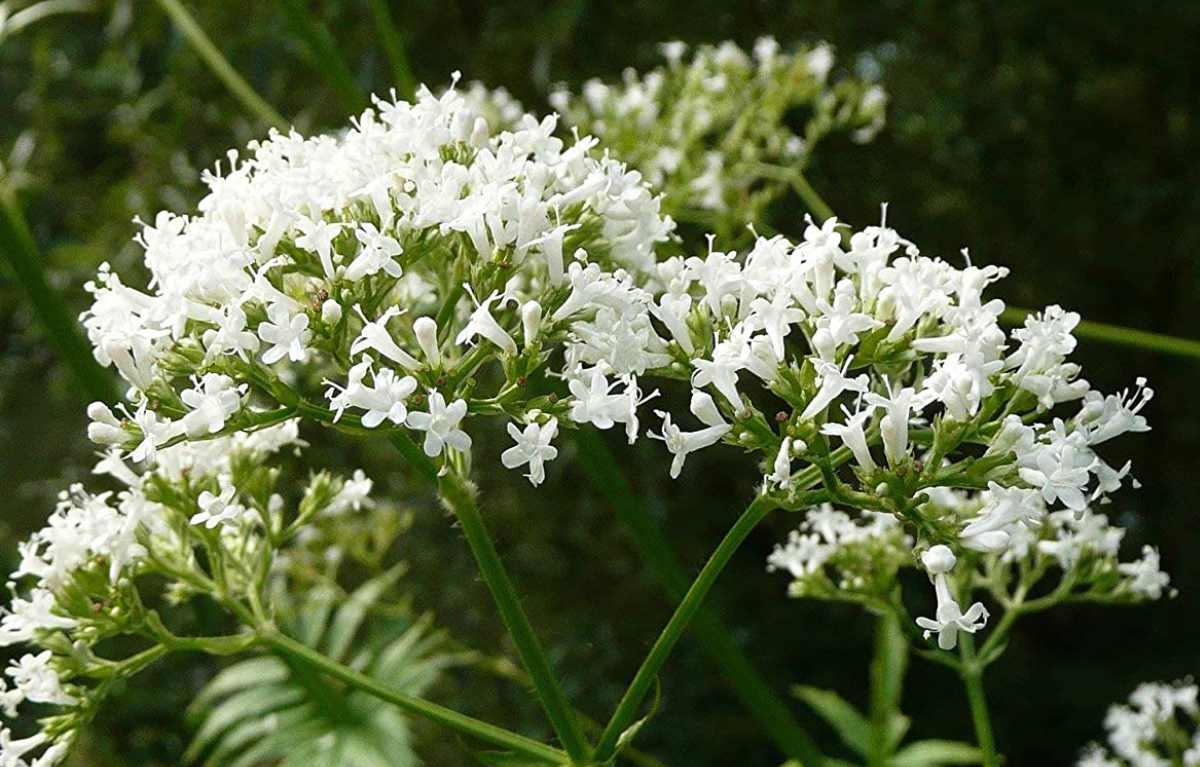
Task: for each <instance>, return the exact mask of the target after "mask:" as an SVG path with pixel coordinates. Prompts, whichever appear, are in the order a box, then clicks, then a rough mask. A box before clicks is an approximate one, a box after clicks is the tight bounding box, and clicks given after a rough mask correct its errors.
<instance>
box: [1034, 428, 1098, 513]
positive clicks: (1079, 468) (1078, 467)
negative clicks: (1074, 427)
mask: <svg viewBox="0 0 1200 767" xmlns="http://www.w3.org/2000/svg"><path fill="white" fill-rule="evenodd" d="M1032 462H1033V465H1032V466H1022V467H1021V468H1020V469H1019V473H1020V475H1021V479H1023V480H1025V481H1026V482H1028V483H1029V484H1031V485H1033V486H1034V487H1039V488H1040V489H1041V493H1042V498H1043V499H1044V500H1045V501H1046V503H1054V502H1055V501H1056V500H1061V501H1062V502H1063V504H1064V505H1065V506H1066V507H1067V508H1069V509H1073V510H1075V511H1082V510H1083V509H1085V508H1087V497H1086V496H1085V495H1084V494H1083V488H1084V487H1085V486H1086V485H1087V483H1088V477H1089V475H1088V467H1089V466H1091V465H1092V463H1093V456H1092V455H1091V454H1089V453H1087V452H1081V451H1079V450H1078V449H1077V448H1076V447H1075V446H1074V445H1073V444H1071V443H1070V442H1069V441H1067V440H1065V439H1062V440H1058V441H1057V442H1056V443H1053V444H1050V445H1044V446H1042V447H1040V449H1038V450H1037V452H1036V453H1035V455H1034V457H1033V461H1032Z"/></svg>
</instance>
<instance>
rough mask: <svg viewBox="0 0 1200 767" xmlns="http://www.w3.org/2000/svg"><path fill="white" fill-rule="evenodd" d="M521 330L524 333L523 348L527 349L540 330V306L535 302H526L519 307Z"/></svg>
mask: <svg viewBox="0 0 1200 767" xmlns="http://www.w3.org/2000/svg"><path fill="white" fill-rule="evenodd" d="M521 329H522V331H523V332H524V333H525V348H526V349H528V348H529V345H530V344H532V343H533V342H534V341H536V340H537V337H538V332H539V331H541V329H542V305H541V304H539V303H538V302H537V301H526V302H525V305H524V306H522V307H521Z"/></svg>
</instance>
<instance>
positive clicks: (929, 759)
mask: <svg viewBox="0 0 1200 767" xmlns="http://www.w3.org/2000/svg"><path fill="white" fill-rule="evenodd" d="M982 761H983V754H982V753H980V751H979V749H978V748H976V747H975V746H972V745H970V744H968V743H959V742H957V741H953V740H918V741H916V742H913V743H910V744H908V745H907V746H905V747H904V748H903V749H901V750H900V751H899V752H897V753H896V755H895V756H894V757H892V765H893V767H940V765H947V764H980V763H982Z"/></svg>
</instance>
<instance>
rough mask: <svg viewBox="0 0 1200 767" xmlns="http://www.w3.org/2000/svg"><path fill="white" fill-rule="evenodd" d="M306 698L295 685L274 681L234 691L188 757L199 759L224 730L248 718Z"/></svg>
mask: <svg viewBox="0 0 1200 767" xmlns="http://www.w3.org/2000/svg"><path fill="white" fill-rule="evenodd" d="M303 701H304V691H303V690H299V689H297V688H295V687H289V686H286V685H284V686H280V685H271V686H267V687H254V688H251V689H248V690H242V691H240V692H237V693H234V694H233V695H231V696H230V697H229V698H226V699H225V700H223V701H221V702H220V703H218V704H217V705H216V706H214V707H213V709H212V711H211V712H210V713H209V715H208V717H207V718H206V719H205V720H204V724H202V725H201V726H200V730H199V731H198V732H197V733H196V736H195V738H193V739H192V743H191V745H190V746H189V747H188V750H187V753H186V754H185V755H184V759H185V761H189V762H191V761H195V759H196V758H197V757H198V756H199V755H200V754H202V753H203V752H204V750H205V749H206V748H208V746H209V745H210V744H211V743H213V741H214V740H215V739H216V738H218V737H220V736H221V734H222V733H224V732H225V731H226V730H229V729H230V728H232V727H234V726H235V725H237V724H238V723H240V722H244V721H246V720H248V719H260V718H263V717H266V716H268V715H270V714H273V713H275V712H276V711H280V710H281V709H285V708H288V707H290V706H295V705H298V704H300V703H302V702H303Z"/></svg>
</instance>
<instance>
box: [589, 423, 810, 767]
mask: <svg viewBox="0 0 1200 767" xmlns="http://www.w3.org/2000/svg"><path fill="white" fill-rule="evenodd" d="M575 444H576V445H577V446H578V448H579V452H580V458H581V460H580V461H579V465H580V467H581V468H582V469H583V471H584V474H585V476H586V477H587V479H588V481H589V482H590V483H591V484H592V486H593V487H594V488H595V489H596V490H597V491H598V492H599V493H600V494H601V495H602V496H603V497H604V498H605V499H606V500H607V501H608V502H609V504H610V505H611V506H612V508H613V510H614V512H615V513H616V515H617V518H618V519H619V520H621V523H622V524H624V525H625V527H626V528H627V529H628V531H629V533H630V536H631V537H632V538H633V542H634V545H635V546H637V549H638V552H639V553H640V554H641V556H642V559H643V560H644V561H645V562H646V564H647V565H648V566H649V568H650V570H651V572H652V573H653V575H654V577H655V578H657V579H658V581H659V582H660V583H661V584H662V587H663V589H664V590H665V591H666V592H667V595H668V596H669V597H670V598H671V599H673V600H676V601H678V600H680V599H683V597H684V595H685V594H686V593H687V589H688V578H687V575H686V573H685V572H684V569H683V567H682V566H681V565H680V564H679V561H678V560H677V559H676V558H675V555H674V553H673V552H672V551H671V547H670V544H668V543H667V539H666V537H665V536H664V535H663V533H662V530H661V529H659V527H658V525H656V524H655V523H654V521H653V520H652V519H651V518H650V516H649V515H648V514H647V513H646V511H645V509H644V508H643V506H642V504H641V503H640V502H639V501H638V499H637V497H636V496H635V495H634V493H633V491H632V490H631V488H630V487H629V483H628V482H626V480H625V476H624V474H623V473H622V471H621V468H620V466H619V465H618V464H617V462H616V460H615V458H614V457H613V454H612V451H611V450H609V448H608V446H607V445H606V444H605V443H604V440H603V439H602V438H601V437H600V436H599V435H597V434H596V433H595V432H594V431H592V430H590V429H581V430H579V431H578V432H575ZM692 623H693V626H692V632H693V633H694V634H695V635H696V638H697V640H698V641H699V643H700V646H701V647H702V648H703V649H704V651H705V652H706V653H708V655H709V657H710V658H712V660H713V661H714V662H715V663H716V665H717V666H718V667H719V668H720V669H721V671H722V673H723V674H724V676H725V678H726V679H727V680H728V681H729V684H730V685H731V686H732V688H733V691H734V693H735V694H736V695H737V696H738V698H739V699H740V700H741V702H742V705H743V706H745V707H746V710H748V711H749V712H750V713H751V714H752V715H753V716H754V717H755V719H757V720H758V721H759V723H760V724H761V725H762V727H763V729H764V730H765V731H766V733H767V735H768V736H769V737H770V738H771V740H773V741H774V742H775V744H776V745H777V746H778V747H779V749H780V750H781V751H782V752H783V753H784V754H785V755H787V756H788V757H791V758H793V759H797V760H799V761H800V762H801V763H803V764H805V765H813V766H814V767H815V765H819V764H821V763H823V761H824V757H823V756H822V755H821V753H820V752H819V751H818V750H817V748H816V746H815V745H814V744H813V742H812V740H811V739H810V738H809V736H808V733H806V732H805V731H804V729H803V728H802V727H801V726H800V725H799V724H798V723H797V722H796V720H795V718H794V717H793V716H792V713H791V711H790V710H789V709H788V707H787V704H785V703H784V702H783V701H782V700H781V699H780V698H779V696H778V695H776V694H775V692H774V690H772V689H771V686H770V685H769V684H768V683H767V681H766V679H764V678H763V676H762V674H760V673H759V672H758V670H757V669H755V668H754V665H753V664H752V663H751V662H750V660H749V658H747V657H746V654H745V653H744V652H743V651H742V649H741V647H739V646H738V643H737V641H736V640H735V639H734V638H733V636H732V635H731V634H730V632H729V629H728V628H727V627H726V626H725V624H724V623H722V622H721V620H720V618H719V617H718V616H717V614H716V613H715V611H713V610H712V608H711V607H710V606H705V607H702V608H701V609H700V610H699V611H698V612H697V613H696V617H695V618H694V619H693V621H692Z"/></svg>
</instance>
